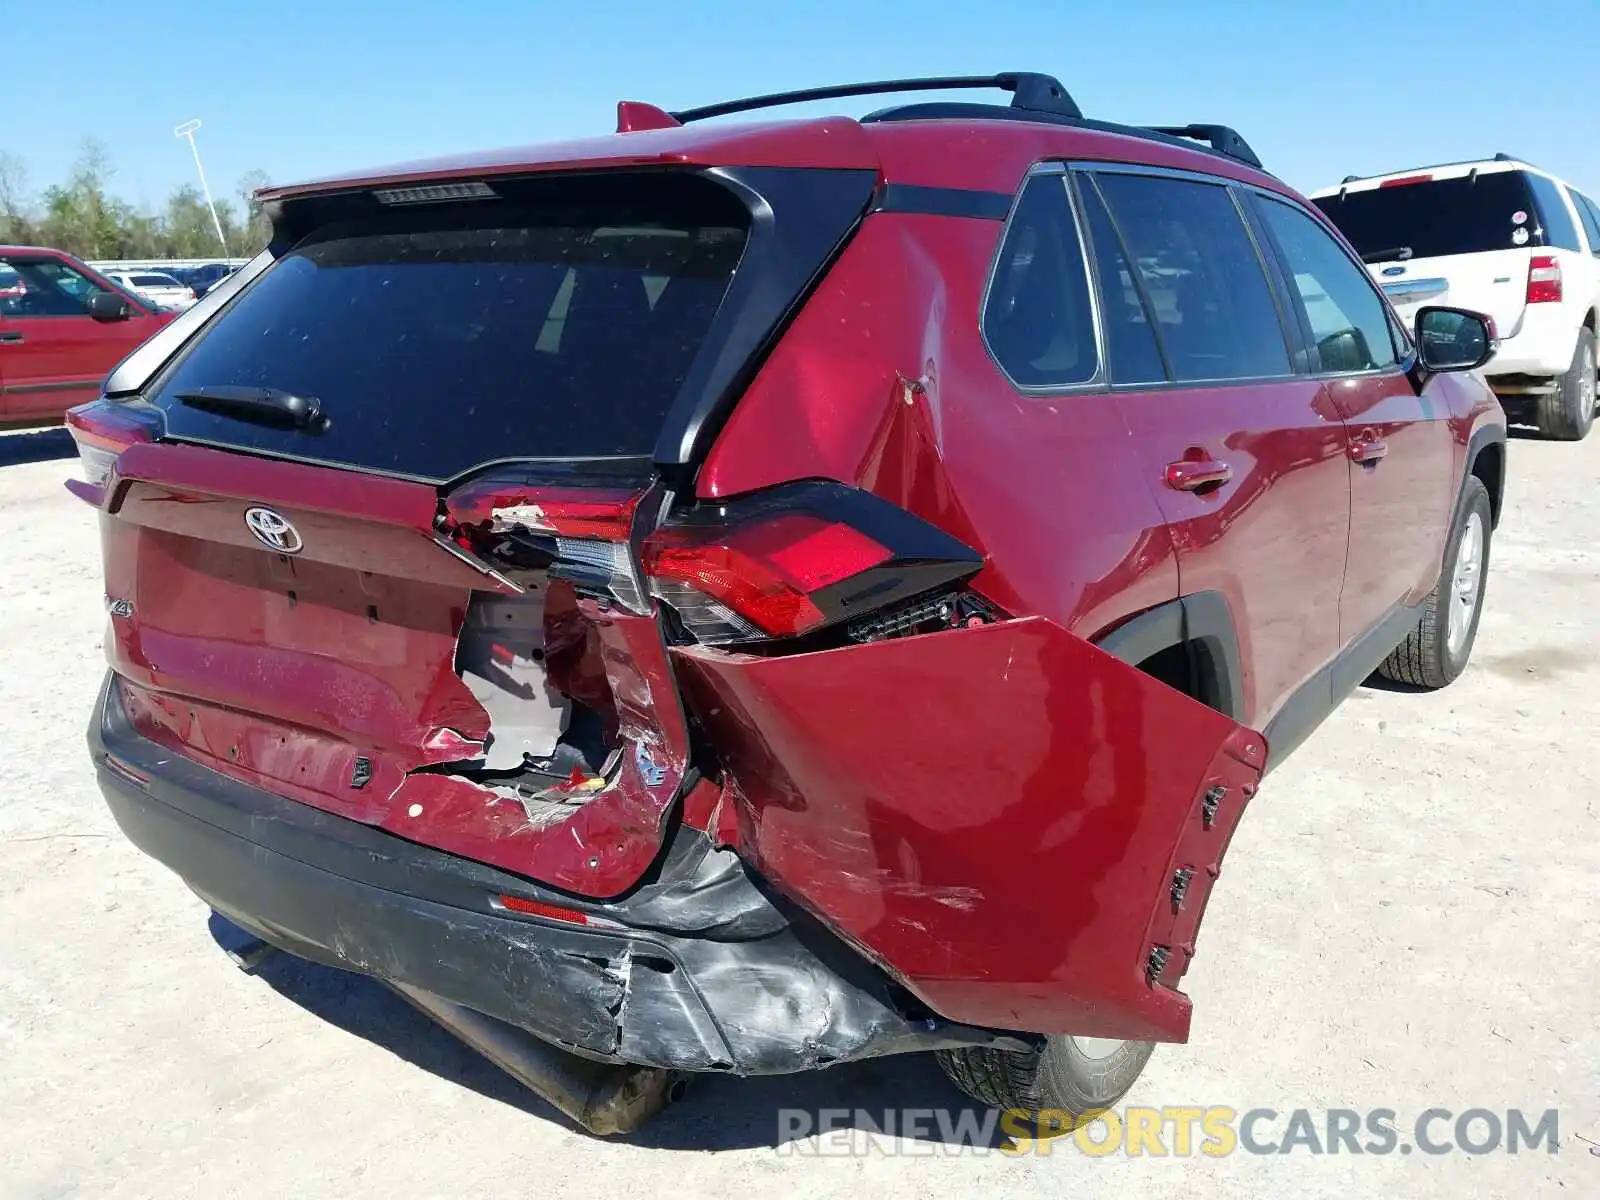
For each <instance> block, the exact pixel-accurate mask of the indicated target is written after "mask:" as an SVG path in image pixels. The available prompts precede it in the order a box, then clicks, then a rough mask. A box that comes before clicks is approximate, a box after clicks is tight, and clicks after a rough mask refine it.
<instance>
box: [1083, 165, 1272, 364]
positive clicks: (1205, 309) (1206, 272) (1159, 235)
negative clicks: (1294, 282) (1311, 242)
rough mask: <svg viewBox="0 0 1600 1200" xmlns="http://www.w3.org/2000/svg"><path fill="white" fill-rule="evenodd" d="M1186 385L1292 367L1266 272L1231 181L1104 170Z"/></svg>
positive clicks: (1109, 196)
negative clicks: (1187, 383)
mask: <svg viewBox="0 0 1600 1200" xmlns="http://www.w3.org/2000/svg"><path fill="white" fill-rule="evenodd" d="M1096 178H1097V179H1098V181H1099V184H1100V189H1101V193H1102V195H1103V196H1104V197H1105V201H1106V205H1107V207H1108V208H1109V209H1110V213H1111V217H1112V220H1113V221H1114V222H1115V224H1116V227H1117V229H1118V231H1119V232H1120V233H1121V237H1122V242H1123V244H1125V245H1126V246H1127V248H1128V253H1129V254H1131V255H1132V256H1133V260H1134V266H1135V268H1136V269H1137V271H1138V273H1139V279H1140V282H1141V283H1142V284H1143V287H1144V292H1145V295H1147V296H1148V297H1149V299H1150V303H1151V306H1152V308H1153V311H1154V316H1155V322H1156V332H1157V334H1158V336H1159V339H1160V344H1161V347H1162V349H1163V351H1164V352H1165V356H1166V360H1167V362H1168V364H1169V365H1170V367H1171V371H1172V377H1173V378H1174V379H1176V380H1179V381H1184V382H1191V383H1201V382H1206V381H1210V380H1236V379H1266V378H1276V377H1282V376H1286V375H1289V374H1291V373H1292V369H1291V367H1290V363H1289V350H1288V345H1287V343H1286V342H1285V339H1284V330H1283V324H1282V320H1281V319H1280V317H1279V315H1278V307H1277V304H1276V303H1275V302H1274V300H1273V296H1272V290H1271V287H1270V285H1269V284H1268V283H1267V275H1266V270H1265V268H1264V267H1263V265H1262V262H1261V257H1260V255H1259V254H1258V253H1257V252H1256V247H1255V243H1254V241H1252V240H1251V237H1250V234H1249V232H1248V231H1247V230H1246V228H1245V224H1244V221H1243V219H1242V217H1241V216H1240V213H1239V210H1238V208H1237V207H1236V206H1235V204H1234V202H1233V197H1232V196H1231V195H1230V194H1229V191H1228V189H1227V187H1225V186H1223V185H1222V184H1210V183H1201V182H1196V181H1191V180H1187V179H1173V178H1168V177H1165V176H1156V175H1132V174H1129V175H1124V174H1117V173H1112V172H1103V173H1098V174H1097V176H1096Z"/></svg>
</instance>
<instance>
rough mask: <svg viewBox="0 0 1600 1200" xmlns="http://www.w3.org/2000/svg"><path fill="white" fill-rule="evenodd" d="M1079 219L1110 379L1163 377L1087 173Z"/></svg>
mask: <svg viewBox="0 0 1600 1200" xmlns="http://www.w3.org/2000/svg"><path fill="white" fill-rule="evenodd" d="M1078 193H1079V196H1080V197H1081V199H1082V204H1083V217H1084V225H1085V226H1086V227H1087V228H1088V231H1089V242H1090V244H1091V245H1092V246H1093V247H1094V268H1095V275H1096V276H1097V277H1098V283H1099V285H1100V312H1101V314H1102V318H1103V320H1104V322H1105V327H1106V356H1107V359H1108V362H1107V366H1108V367H1109V368H1110V371H1111V382H1112V383H1113V384H1118V385H1124V384H1140V383H1162V382H1165V381H1166V379H1167V366H1166V363H1165V362H1164V361H1162V358H1161V346H1160V343H1159V342H1157V341H1156V333H1155V322H1154V321H1152V320H1151V319H1150V310H1149V308H1147V307H1146V304H1145V297H1144V295H1143V294H1142V290H1141V288H1140V286H1139V280H1138V279H1137V278H1135V276H1134V273H1133V268H1132V267H1131V266H1129V264H1128V255H1127V251H1126V249H1125V248H1124V247H1123V245H1122V239H1121V237H1120V236H1119V235H1118V234H1117V230H1116V226H1114V225H1113V224H1112V223H1111V214H1110V213H1108V212H1107V211H1106V206H1105V202H1104V201H1102V200H1101V199H1100V193H1099V191H1098V190H1096V188H1095V186H1094V181H1093V180H1092V179H1089V178H1087V177H1085V178H1083V179H1080V180H1079V184H1078Z"/></svg>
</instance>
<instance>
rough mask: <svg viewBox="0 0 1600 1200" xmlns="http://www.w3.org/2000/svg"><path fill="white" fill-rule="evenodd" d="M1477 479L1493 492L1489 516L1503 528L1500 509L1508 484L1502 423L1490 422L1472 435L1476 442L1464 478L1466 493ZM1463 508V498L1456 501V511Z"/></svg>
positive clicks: (1492, 521)
mask: <svg viewBox="0 0 1600 1200" xmlns="http://www.w3.org/2000/svg"><path fill="white" fill-rule="evenodd" d="M1472 478H1476V479H1478V480H1480V481H1482V483H1483V486H1484V488H1485V489H1487V491H1488V493H1489V518H1490V526H1491V528H1499V525H1500V508H1501V503H1502V501H1503V500H1504V498H1505V486H1506V431H1505V430H1504V429H1503V428H1501V427H1500V426H1498V425H1486V426H1484V427H1483V428H1482V429H1480V430H1478V431H1477V432H1476V433H1475V434H1473V435H1472V441H1471V443H1470V444H1469V445H1468V446H1467V471H1466V474H1465V475H1463V476H1462V479H1461V491H1462V493H1463V494H1464V493H1465V492H1466V488H1467V480H1468V479H1472ZM1460 509H1461V501H1460V497H1459V496H1458V497H1457V500H1456V511H1457V512H1459V511H1460Z"/></svg>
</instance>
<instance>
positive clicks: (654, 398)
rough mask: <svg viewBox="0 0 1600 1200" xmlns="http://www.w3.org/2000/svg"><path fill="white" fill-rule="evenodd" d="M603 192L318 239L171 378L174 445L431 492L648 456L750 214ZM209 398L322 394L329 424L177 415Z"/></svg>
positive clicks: (473, 209)
mask: <svg viewBox="0 0 1600 1200" xmlns="http://www.w3.org/2000/svg"><path fill="white" fill-rule="evenodd" d="M691 184H692V186H691ZM610 186H611V187H613V188H614V189H615V190H614V191H612V192H609V193H607V195H606V196H604V197H601V199H600V200H597V201H596V202H595V203H594V204H593V205H586V206H583V207H578V206H576V205H564V206H563V207H562V208H561V209H560V210H558V211H553V210H542V209H541V208H540V207H538V206H536V205H522V204H517V205H512V204H510V203H509V202H506V203H501V202H479V203H478V204H476V205H456V206H450V207H449V208H447V209H445V210H443V211H440V210H433V211H430V210H432V209H433V206H418V207H417V209H415V210H413V211H411V212H409V213H408V212H396V213H393V214H388V215H387V217H386V218H384V219H376V220H378V223H377V224H375V225H374V224H370V223H369V224H366V225H364V226H363V225H356V226H339V227H334V228H330V229H325V230H323V231H322V232H320V233H318V234H314V235H312V237H311V238H309V239H307V240H306V241H304V242H302V243H301V244H300V245H299V246H298V247H297V248H295V249H294V250H293V251H291V252H290V253H289V254H287V255H285V256H284V258H282V259H281V260H280V261H279V262H277V263H276V264H274V265H273V266H272V267H271V268H269V269H268V270H267V272H266V273H265V274H264V275H262V276H261V278H260V279H259V280H257V281H256V282H255V283H254V284H253V285H252V286H251V287H250V288H249V289H247V290H246V291H245V292H244V293H243V294H242V295H241V296H240V297H239V299H238V300H237V301H236V303H235V304H234V305H233V306H232V307H231V308H229V309H227V310H225V312H224V313H223V315H222V316H221V317H220V318H219V319H218V320H217V322H216V323H215V324H214V325H213V326H211V328H210V329H209V330H208V331H207V332H206V333H204V334H203V335H202V336H201V339H200V341H199V342H198V344H197V345H196V346H195V347H194V349H193V350H192V351H191V352H190V353H188V354H187V355H186V356H185V357H183V358H182V359H180V360H179V362H178V365H177V366H176V368H175V369H174V370H172V371H171V372H169V373H168V375H167V376H166V377H165V378H164V379H162V380H161V381H160V384H159V390H158V394H157V396H156V400H157V403H159V404H160V405H161V406H162V407H163V408H165V409H166V410H167V414H168V430H169V433H171V434H172V435H174V436H178V437H189V438H199V439H205V440H208V441H217V442H223V443H225V444H231V445H238V446H243V447H249V448H254V449H259V450H263V451H267V452H272V453H279V454H287V455H293V456H296V457H303V458H308V459H313V460H318V461H327V462H334V463H347V464H352V465H357V466H361V467H366V468H369V469H373V470H380V471H384V472H392V473H396V474H402V475H410V476H415V477H418V478H425V479H448V478H450V477H452V476H454V475H457V474H459V473H460V472H462V471H465V470H468V469H470V468H472V467H475V466H478V465H480V464H482V463H484V462H488V461H493V460H495V459H502V458H510V457H528V458H587V457H613V456H639V455H643V456H648V455H649V454H650V453H651V451H652V450H653V449H654V448H655V442H656V437H657V435H658V433H659V432H660V428H661V425H662V422H663V418H664V417H665V414H666V412H667V410H668V408H669V407H670V405H671V404H672V401H673V399H674V398H675V397H676V395H677V392H678V390H679V387H680V386H681V384H682V382H683V380H684V377H685V375H686V374H687V372H688V370H689V366H690V363H691V362H692V361H693V359H694V357H695V354H696V352H697V350H698V349H699V347H700V343H701V341H702V340H703V338H704V337H705V334H706V332H707V330H708V329H709V328H710V325H711V322H712V319H713V317H714V316H715V314H716V310H717V306H718V305H719V304H720V302H721V300H722V298H723V295H724V294H725V293H726V291H727V288H728V284H729V282H730V280H731V279H732V276H733V272H734V270H735V268H736V267H737V265H738V262H739V258H740V255H741V253H742V251H743V248H744V243H745V232H746V231H745V226H744V223H743V219H742V218H743V209H742V208H741V207H739V206H738V205H737V203H736V201H734V199H733V198H732V196H731V194H729V193H727V192H726V191H724V190H723V189H721V188H720V187H717V186H716V185H714V184H710V183H706V182H704V181H698V180H696V181H686V182H678V183H673V184H671V187H672V188H673V189H674V194H673V197H672V200H671V203H670V204H668V203H666V201H665V198H664V197H663V196H660V195H656V194H654V193H655V192H656V191H657V189H658V187H659V188H666V187H668V186H669V185H668V184H667V183H665V182H663V183H660V184H659V185H658V184H657V183H656V182H654V181H649V180H644V179H641V178H639V177H637V176H635V177H630V178H629V179H628V180H627V181H626V183H625V184H623V183H621V182H620V181H619V183H618V184H617V185H610ZM685 189H687V190H688V192H689V194H687V195H684V194H679V193H682V192H683V191H684V190H685ZM697 189H704V190H703V191H702V190H697ZM712 193H714V195H713V194H712ZM657 200H659V201H661V202H660V203H653V201H657ZM686 207H688V208H692V209H694V210H695V212H694V213H685V212H684V209H685V208H686ZM585 214H592V215H585ZM208 385H209V386H218V385H234V386H252V387H270V388H277V389H281V390H283V391H287V392H291V393H294V394H296V395H301V396H307V397H315V398H317V399H318V400H320V401H321V405H322V411H323V412H324V413H325V414H326V415H327V417H328V418H329V425H328V427H327V429H325V430H321V431H307V430H284V429H275V428H268V427H265V426H262V425H258V424H250V423H247V422H244V421H240V420H236V419H229V418H227V417H224V416H220V415H217V414H215V413H210V412H204V411H201V410H199V409H196V408H193V407H190V406H186V405H184V404H182V403H180V402H178V401H176V399H175V397H176V396H177V395H178V394H180V393H182V392H185V391H192V390H194V389H196V388H202V387H206V386H208Z"/></svg>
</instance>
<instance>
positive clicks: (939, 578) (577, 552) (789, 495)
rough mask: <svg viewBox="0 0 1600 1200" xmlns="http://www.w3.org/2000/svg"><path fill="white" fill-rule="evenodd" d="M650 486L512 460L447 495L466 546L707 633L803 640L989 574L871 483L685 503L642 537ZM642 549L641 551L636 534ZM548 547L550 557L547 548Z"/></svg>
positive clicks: (714, 639)
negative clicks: (534, 473) (540, 476)
mask: <svg viewBox="0 0 1600 1200" xmlns="http://www.w3.org/2000/svg"><path fill="white" fill-rule="evenodd" d="M646 494H648V492H647V489H646V488H645V487H644V486H643V485H637V486H631V487H630V486H613V485H608V484H606V483H604V482H601V483H598V484H596V485H595V486H589V487H578V486H573V485H571V484H569V483H544V482H540V481H538V480H536V479H534V478H532V477H531V476H527V475H523V476H518V475H517V474H516V473H515V468H507V469H505V470H501V471H497V472H495V473H491V474H489V475H485V476H481V477H479V478H478V479H476V480H473V481H471V482H470V483H467V484H464V485H462V486H461V487H459V488H457V489H456V490H455V491H453V492H451V493H450V495H449V496H447V497H446V498H445V505H444V506H445V514H444V515H445V518H446V520H445V525H446V527H447V530H448V533H449V536H450V537H451V538H453V539H454V541H455V542H456V544H458V545H459V546H461V547H462V548H463V549H465V550H468V551H470V552H472V553H474V554H476V555H478V556H479V557H480V558H481V559H483V560H485V561H487V562H489V563H491V564H494V565H496V566H500V567H508V566H514V565H518V564H519V563H520V565H543V566H545V567H547V569H548V570H549V574H550V577H551V578H555V579H566V580H569V581H570V582H572V583H573V584H575V585H576V586H577V587H578V588H579V590H580V591H587V592H590V593H592V594H596V595H600V596H603V597H608V598H609V599H611V600H613V601H615V602H617V603H618V604H620V605H621V606H622V607H623V608H625V609H628V610H629V611H631V612H635V613H640V614H643V613H648V612H649V611H650V605H649V603H648V600H647V598H646V597H647V595H649V596H654V597H655V598H656V599H657V600H659V601H661V602H662V603H663V604H665V605H666V606H667V607H668V608H670V609H671V610H672V611H673V613H674V614H676V617H677V621H678V624H679V625H680V626H681V627H682V631H683V633H684V634H686V635H687V636H688V637H689V638H691V639H692V640H694V641H696V642H700V643H702V644H704V645H726V644H729V643H738V642H758V641H763V640H766V639H771V638H792V637H798V636H801V635H803V634H808V633H812V632H814V631H816V630H819V629H822V628H825V627H827V626H830V625H834V624H840V623H844V622H854V621H856V620H857V619H859V618H863V617H867V616H869V615H871V614H875V613H880V612H882V611H884V610H887V609H890V608H893V607H894V606H897V605H901V604H902V603H903V602H906V601H913V600H920V599H923V598H926V597H927V596H928V595H929V594H930V593H931V592H934V591H935V590H937V589H940V588H948V587H949V586H951V585H953V584H955V583H958V582H960V581H963V580H965V579H968V578H970V577H971V576H973V575H975V574H976V573H977V572H978V570H979V568H980V567H982V565H983V557H982V555H980V554H978V553H977V552H976V551H974V550H973V549H972V548H971V547H969V546H967V545H965V544H964V543H962V542H960V541H958V540H957V539H955V538H953V537H951V536H950V535H948V534H946V533H944V532H943V531H942V530H940V529H938V528H936V527H934V526H933V525H930V524H928V523H927V522H925V521H922V520H920V519H919V518H917V517H915V516H913V515H912V514H910V513H908V512H906V511H904V510H903V509H900V508H897V507H896V506H895V505H893V504H891V503H889V502H888V501H886V500H883V499H881V498H879V497H877V496H874V495H872V494H871V493H870V492H863V491H860V490H858V489H856V488H851V487H846V486H845V485H843V484H839V483H831V482H806V483H797V484H787V485H785V486H783V487H779V488H774V489H772V490H770V491H766V492H761V493H757V494H754V495H751V496H747V497H741V498H740V499H738V500H732V501H726V502H718V503H711V504H696V505H693V506H690V507H688V508H685V509H682V510H680V511H678V512H676V513H674V514H672V515H671V516H670V517H669V518H668V519H667V520H666V521H664V522H663V523H662V524H661V525H660V526H658V527H657V528H655V529H654V530H652V531H650V532H648V533H647V534H645V535H644V536H643V539H642V542H639V543H636V542H635V539H634V537H633V534H634V525H635V517H636V513H637V511H638V508H639V505H640V502H641V501H642V500H643V498H644V496H645V495H646ZM636 545H637V546H638V553H637V554H636V553H635V546H636ZM541 554H542V555H543V556H544V558H543V561H542V564H536V563H535V562H534V561H533V560H535V559H537V558H538V556H539V555H541Z"/></svg>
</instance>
